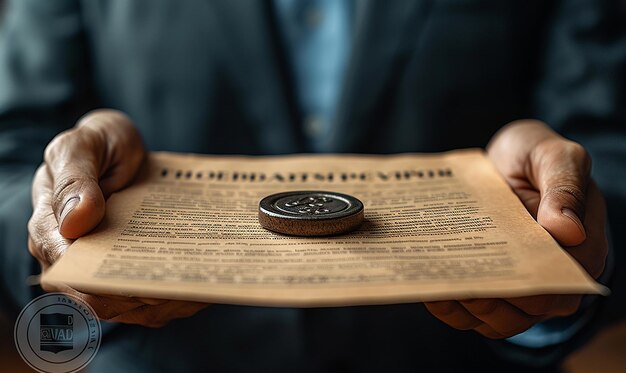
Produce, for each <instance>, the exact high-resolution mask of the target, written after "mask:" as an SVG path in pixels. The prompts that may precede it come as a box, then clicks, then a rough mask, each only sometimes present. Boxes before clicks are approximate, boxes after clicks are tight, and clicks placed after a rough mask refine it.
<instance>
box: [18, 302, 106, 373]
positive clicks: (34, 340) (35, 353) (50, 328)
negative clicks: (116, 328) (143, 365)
mask: <svg viewBox="0 0 626 373" xmlns="http://www.w3.org/2000/svg"><path fill="white" fill-rule="evenodd" d="M101 336H102V330H101V327H100V321H99V320H98V318H97V316H96V314H95V312H94V310H93V309H92V308H91V306H89V305H88V304H87V303H85V302H83V301H82V300H80V299H79V298H77V297H74V296H71V295H68V294H64V293H48V294H44V295H42V296H40V297H38V298H36V299H34V300H33V301H31V302H30V303H28V305H26V307H24V309H23V310H22V312H21V313H20V315H19V316H18V317H17V321H16V322H15V329H14V337H15V346H16V347H17V351H18V352H19V354H20V356H21V357H22V359H24V361H25V362H26V363H27V364H28V365H30V366H31V368H33V369H35V370H37V371H39V372H44V373H70V372H75V371H78V370H80V369H83V368H85V366H87V364H89V363H90V362H91V360H92V359H93V358H94V356H95V355H96V353H97V352H98V348H99V347H100V340H101Z"/></svg>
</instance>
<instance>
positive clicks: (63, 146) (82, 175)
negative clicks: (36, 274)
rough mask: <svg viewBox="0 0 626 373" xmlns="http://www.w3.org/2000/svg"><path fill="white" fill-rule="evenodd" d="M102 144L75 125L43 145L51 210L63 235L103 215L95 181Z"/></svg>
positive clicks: (76, 232)
mask: <svg viewBox="0 0 626 373" xmlns="http://www.w3.org/2000/svg"><path fill="white" fill-rule="evenodd" d="M104 146H105V144H103V141H102V139H100V138H98V136H97V135H96V134H95V133H94V132H93V131H90V130H88V129H84V128H77V129H74V130H70V131H68V132H66V133H64V134H62V135H60V136H58V137H57V138H55V140H53V141H52V142H51V143H50V145H49V146H48V148H47V149H46V155H45V161H46V165H47V167H48V171H49V173H50V176H51V179H52V200H51V204H52V211H53V212H54V215H55V217H56V219H57V222H58V224H59V232H60V233H61V235H62V236H63V237H65V238H70V239H76V238H78V237H80V236H82V235H84V234H85V233H87V232H89V231H90V230H92V229H93V228H94V227H95V226H96V225H98V223H100V221H101V220H102V218H103V216H104V210H105V200H104V196H103V194H102V190H101V189H100V186H99V184H98V179H99V173H100V165H101V164H102V161H103V160H102V159H100V158H101V157H102V154H104Z"/></svg>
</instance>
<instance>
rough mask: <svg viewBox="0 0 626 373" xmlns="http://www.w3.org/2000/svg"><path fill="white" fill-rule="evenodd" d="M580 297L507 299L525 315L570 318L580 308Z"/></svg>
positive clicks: (541, 296) (553, 296) (552, 296)
mask: <svg viewBox="0 0 626 373" xmlns="http://www.w3.org/2000/svg"><path fill="white" fill-rule="evenodd" d="M581 299H582V296H580V295H535V296H530V297H518V298H507V299H505V301H507V302H509V303H510V304H512V305H513V306H515V307H516V308H519V309H520V310H522V311H523V312H524V313H526V314H528V315H532V316H543V317H553V316H568V315H571V314H573V313H575V312H576V311H577V310H578V307H579V306H580V301H581Z"/></svg>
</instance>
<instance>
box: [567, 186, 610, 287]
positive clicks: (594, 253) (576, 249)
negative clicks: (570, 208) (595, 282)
mask: <svg viewBox="0 0 626 373" xmlns="http://www.w3.org/2000/svg"><path fill="white" fill-rule="evenodd" d="M605 227H606V207H605V202H604V198H603V197H602V193H601V192H600V190H599V189H598V187H597V186H596V184H595V183H594V182H593V181H592V182H590V183H589V187H588V188H587V211H586V213H585V230H586V233H587V239H586V240H585V242H583V243H582V244H581V245H578V246H573V247H568V248H567V252H568V253H569V254H570V255H571V256H573V257H574V259H576V260H577V261H578V263H580V264H581V265H582V266H583V267H584V268H585V270H586V271H587V272H588V273H589V274H590V275H591V276H592V277H593V278H598V277H600V275H601V274H602V273H603V272H604V266H605V264H606V258H607V255H608V242H607V238H606V231H605Z"/></svg>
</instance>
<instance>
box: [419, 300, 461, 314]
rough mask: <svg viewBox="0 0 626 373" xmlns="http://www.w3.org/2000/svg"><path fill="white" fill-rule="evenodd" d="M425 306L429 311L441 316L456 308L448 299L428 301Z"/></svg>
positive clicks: (452, 311) (450, 312)
mask: <svg viewBox="0 0 626 373" xmlns="http://www.w3.org/2000/svg"><path fill="white" fill-rule="evenodd" d="M426 306H427V308H428V310H429V311H430V312H432V313H434V314H437V315H441V316H446V315H450V314H452V313H454V311H455V310H456V307H455V304H454V302H450V301H442V302H429V303H427V304H426Z"/></svg>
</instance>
